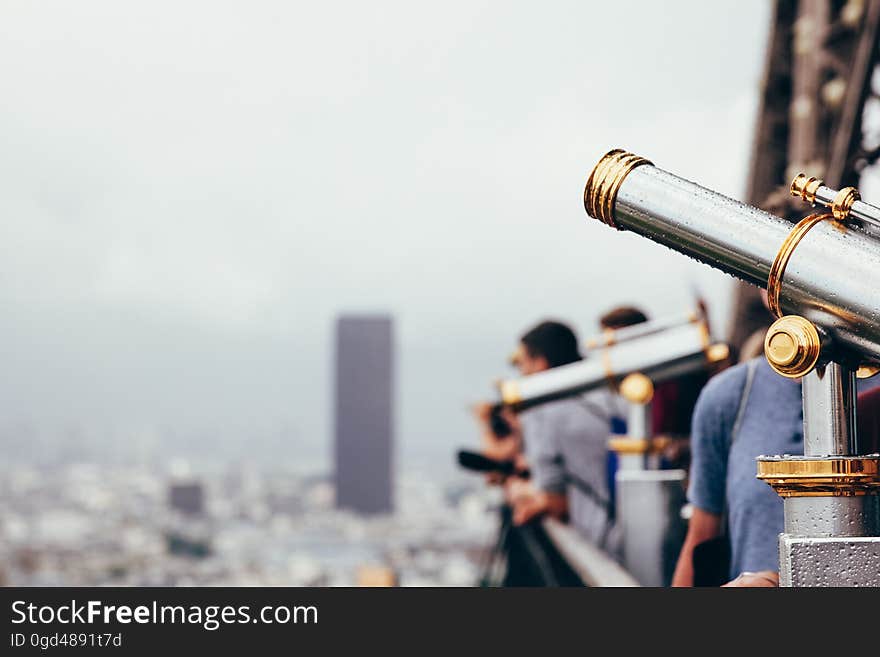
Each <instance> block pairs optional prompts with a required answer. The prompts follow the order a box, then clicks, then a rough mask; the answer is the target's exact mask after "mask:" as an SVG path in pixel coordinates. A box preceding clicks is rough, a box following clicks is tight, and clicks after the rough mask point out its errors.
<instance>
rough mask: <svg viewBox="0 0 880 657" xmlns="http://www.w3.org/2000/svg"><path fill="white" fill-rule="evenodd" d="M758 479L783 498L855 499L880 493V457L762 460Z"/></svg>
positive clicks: (777, 458)
mask: <svg viewBox="0 0 880 657" xmlns="http://www.w3.org/2000/svg"><path fill="white" fill-rule="evenodd" d="M757 477H758V479H761V480H762V481H765V482H767V483H768V484H770V485H771V486H772V487H773V490H775V491H776V493H777V494H778V495H779V496H780V497H853V496H858V495H868V494H872V493H880V456H877V455H872V456H829V457H827V458H820V459H816V458H792V457H760V458H759V459H758V474H757Z"/></svg>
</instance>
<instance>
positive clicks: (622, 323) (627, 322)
mask: <svg viewBox="0 0 880 657" xmlns="http://www.w3.org/2000/svg"><path fill="white" fill-rule="evenodd" d="M647 321H648V316H647V315H646V314H645V313H643V312H642V311H641V310H639V309H638V308H634V307H633V306H618V307H617V308H614V309H612V310H609V311H608V312H607V313H605V314H604V315H602V317H600V318H599V325H600V326H601V327H602V328H606V329H621V328H624V327H626V326H633V325H634V324H641V323H642V322H647Z"/></svg>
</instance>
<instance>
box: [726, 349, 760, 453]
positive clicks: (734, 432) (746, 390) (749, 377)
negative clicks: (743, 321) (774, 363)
mask: <svg viewBox="0 0 880 657" xmlns="http://www.w3.org/2000/svg"><path fill="white" fill-rule="evenodd" d="M757 369H758V359H757V358H753V359H752V360H750V361H748V362H747V363H746V382H745V384H744V385H743V389H742V393H741V394H740V397H739V408H738V409H737V411H736V419H735V420H734V421H733V428H732V429H731V430H730V446H728V455H729V454H730V447H733V441H735V440H736V437H737V436H738V435H739V431H740V428H741V427H742V423H743V417H744V416H745V414H746V406H748V403H749V394H750V393H751V392H752V384H753V383H754V382H755V372H756V371H757Z"/></svg>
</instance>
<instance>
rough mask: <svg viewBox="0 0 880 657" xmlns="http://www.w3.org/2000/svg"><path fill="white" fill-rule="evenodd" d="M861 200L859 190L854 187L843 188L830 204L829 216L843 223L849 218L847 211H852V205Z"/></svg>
mask: <svg viewBox="0 0 880 657" xmlns="http://www.w3.org/2000/svg"><path fill="white" fill-rule="evenodd" d="M861 198H862V195H861V194H859V190H857V189H856V188H855V187H844V188H843V189H841V190H840V191H839V192H837V195H836V196H835V197H834V201H833V202H832V203H831V214H833V215H834V218H835V219H837V220H838V221H845V220H846V218H847V217H848V216H849V211H850V210H851V209H852V206H853V203H855V202H856V201H858V200H860V199H861Z"/></svg>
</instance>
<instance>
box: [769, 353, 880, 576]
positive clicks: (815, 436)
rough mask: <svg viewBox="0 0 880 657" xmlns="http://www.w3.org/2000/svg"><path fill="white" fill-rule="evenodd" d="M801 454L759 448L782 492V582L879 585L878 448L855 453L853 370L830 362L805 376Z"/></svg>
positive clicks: (879, 510)
mask: <svg viewBox="0 0 880 657" xmlns="http://www.w3.org/2000/svg"><path fill="white" fill-rule="evenodd" d="M803 398H804V452H805V454H804V456H761V457H759V458H758V478H759V479H763V480H764V481H766V482H767V483H768V484H770V485H771V486H773V488H774V490H775V491H776V492H777V493H778V494H779V495H780V496H781V497H782V498H783V501H784V505H785V506H784V510H785V531H784V532H783V533H782V534H780V535H779V584H780V586H880V497H878V493H880V456H877V455H876V454H875V455H871V456H855V454H858V451H859V444H858V436H857V435H856V431H855V374H854V372H853V371H852V370H850V369H848V368H846V367H844V366H842V365H840V364H838V363H834V362H832V363H828V364H827V365H825V366H824V367H820V368H817V369H815V370H813V371H812V372H810V373H809V374H807V375H806V376H805V377H804V378H803Z"/></svg>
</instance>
